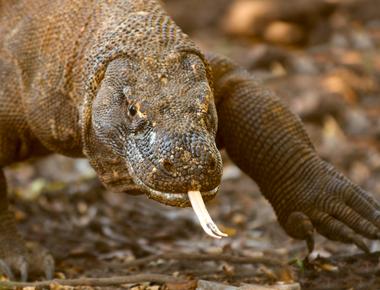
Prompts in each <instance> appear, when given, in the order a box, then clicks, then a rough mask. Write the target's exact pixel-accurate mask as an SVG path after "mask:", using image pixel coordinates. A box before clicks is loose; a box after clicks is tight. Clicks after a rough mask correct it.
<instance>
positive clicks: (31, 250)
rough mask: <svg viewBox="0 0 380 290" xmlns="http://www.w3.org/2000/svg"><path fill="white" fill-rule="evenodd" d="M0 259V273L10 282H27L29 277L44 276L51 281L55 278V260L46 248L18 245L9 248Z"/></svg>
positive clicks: (33, 245) (34, 245) (31, 244)
mask: <svg viewBox="0 0 380 290" xmlns="http://www.w3.org/2000/svg"><path fill="white" fill-rule="evenodd" d="M7 248H8V249H12V250H11V251H4V252H3V253H2V255H1V257H0V273H1V274H3V275H5V276H7V277H8V278H9V279H10V280H21V281H27V280H28V276H29V275H30V274H32V275H41V274H44V275H45V277H46V279H48V280H50V279H52V278H53V276H54V259H53V257H52V256H51V255H50V254H49V253H48V251H47V250H45V249H44V248H42V247H40V246H38V245H36V244H33V243H30V244H28V245H27V246H24V245H23V244H22V245H20V244H19V243H17V244H16V245H14V246H13V247H7Z"/></svg>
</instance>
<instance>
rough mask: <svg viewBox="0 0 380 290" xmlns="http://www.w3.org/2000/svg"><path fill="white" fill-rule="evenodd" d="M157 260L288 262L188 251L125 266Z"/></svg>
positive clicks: (276, 263)
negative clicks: (188, 252) (189, 252)
mask: <svg viewBox="0 0 380 290" xmlns="http://www.w3.org/2000/svg"><path fill="white" fill-rule="evenodd" d="M157 260H185V261H186V260H187V261H189V260H191V261H200V262H203V261H225V262H230V263H239V264H264V265H270V266H277V267H283V266H286V263H284V262H282V261H280V260H277V259H272V258H265V257H238V256H232V255H227V254H186V253H167V254H161V255H152V256H148V257H145V258H141V259H137V260H134V261H131V262H128V263H126V264H123V266H124V267H137V266H141V265H145V264H147V263H150V262H154V261H157Z"/></svg>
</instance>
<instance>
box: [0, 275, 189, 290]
mask: <svg viewBox="0 0 380 290" xmlns="http://www.w3.org/2000/svg"><path fill="white" fill-rule="evenodd" d="M142 282H155V283H160V284H164V283H173V284H184V283H188V281H187V280H184V279H179V278H175V277H172V276H168V275H160V274H139V275H128V276H118V277H110V278H78V279H56V280H47V281H40V282H12V281H1V282H0V289H16V288H22V287H48V286H52V285H62V286H73V287H75V286H93V287H102V286H103V287H104V286H115V285H122V284H131V283H142Z"/></svg>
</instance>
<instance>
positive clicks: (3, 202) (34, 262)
mask: <svg viewBox="0 0 380 290" xmlns="http://www.w3.org/2000/svg"><path fill="white" fill-rule="evenodd" d="M8 207H9V205H8V199H7V189H6V180H5V177H4V173H3V170H2V169H1V168H0V273H1V274H4V275H6V276H7V277H8V278H10V279H12V280H13V279H15V273H16V272H19V273H20V279H21V280H22V281H26V280H27V279H28V273H29V272H36V273H40V272H44V273H45V275H46V277H47V278H48V279H51V278H52V276H53V273H54V259H53V258H52V256H51V255H50V254H48V252H47V251H46V250H44V249H41V248H39V247H38V248H35V249H33V250H32V251H30V250H28V249H27V247H26V246H25V242H24V240H23V239H22V238H21V236H20V235H19V233H18V231H17V229H16V220H15V217H14V214H13V213H12V212H10V211H9V208H8Z"/></svg>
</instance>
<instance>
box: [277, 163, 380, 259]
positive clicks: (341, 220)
mask: <svg viewBox="0 0 380 290" xmlns="http://www.w3.org/2000/svg"><path fill="white" fill-rule="evenodd" d="M328 173H329V174H328V176H326V175H325V178H324V179H322V180H321V179H320V180H318V181H316V182H319V184H318V185H317V186H316V185H315V184H314V186H313V187H312V188H310V189H308V192H307V193H305V192H303V195H300V196H299V197H298V198H297V199H294V200H293V201H292V202H290V203H289V204H287V205H286V207H287V210H285V207H284V208H282V210H283V211H282V213H285V214H284V215H283V216H282V217H283V220H282V221H283V222H284V223H282V224H283V226H284V228H285V230H286V232H287V233H288V234H289V235H291V236H292V237H294V238H297V239H303V240H305V241H306V242H307V245H308V249H309V251H310V252H311V251H312V250H313V248H314V238H313V234H314V230H316V231H317V232H318V233H320V234H321V235H323V236H325V237H327V238H329V239H330V240H334V241H340V242H343V243H352V244H355V245H356V246H357V247H359V248H360V249H362V250H363V251H365V252H369V249H368V246H367V245H366V243H365V242H364V240H363V237H365V238H369V239H380V204H379V203H378V202H377V201H376V200H375V199H374V198H373V197H372V196H371V195H370V194H369V193H367V192H365V191H364V190H362V189H361V188H360V187H359V186H357V185H355V184H353V183H352V182H351V181H350V180H348V179H347V178H345V177H344V176H343V175H341V174H339V173H337V172H336V171H333V170H332V169H331V168H330V169H329V170H328ZM298 200H299V201H298ZM289 209H290V210H289ZM280 214H281V211H280Z"/></svg>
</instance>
